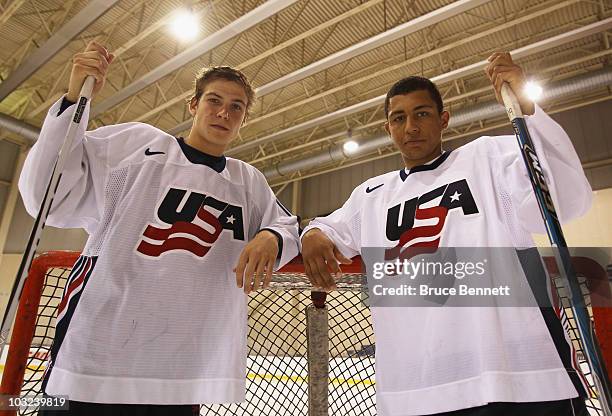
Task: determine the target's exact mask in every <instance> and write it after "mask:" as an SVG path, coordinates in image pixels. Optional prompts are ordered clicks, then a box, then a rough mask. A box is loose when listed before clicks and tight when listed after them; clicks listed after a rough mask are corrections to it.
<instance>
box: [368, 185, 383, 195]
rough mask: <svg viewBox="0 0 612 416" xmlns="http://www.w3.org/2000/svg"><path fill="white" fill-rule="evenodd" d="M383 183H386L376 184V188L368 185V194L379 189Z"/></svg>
mask: <svg viewBox="0 0 612 416" xmlns="http://www.w3.org/2000/svg"><path fill="white" fill-rule="evenodd" d="M383 185H384V183H381V184H380V185H378V186H375V187H374V188H370V187H369V186H368V187H367V188H366V194H369V193H370V192H372V191H375V190H377V189H378V188H380V187H381V186H383Z"/></svg>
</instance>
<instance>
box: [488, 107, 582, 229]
mask: <svg viewBox="0 0 612 416" xmlns="http://www.w3.org/2000/svg"><path fill="white" fill-rule="evenodd" d="M526 123H527V128H528V129H529V133H530V135H531V138H532V140H533V144H534V146H535V150H536V153H537V155H538V158H539V161H540V166H541V168H542V171H543V173H544V176H545V178H546V184H547V186H548V189H549V191H550V193H551V196H552V198H553V202H554V204H555V207H556V210H557V215H558V216H559V220H560V221H561V222H567V221H569V220H572V219H574V218H577V217H579V216H581V215H584V214H585V213H586V212H587V211H588V210H589V208H590V207H591V203H592V199H593V193H592V190H591V186H590V184H589V182H588V180H587V178H586V176H585V174H584V170H583V169H582V165H581V163H580V159H579V158H578V155H577V154H576V150H575V149H574V146H573V145H572V142H571V140H570V138H569V137H568V135H567V133H566V132H565V131H564V130H563V128H562V127H561V126H560V125H559V124H558V123H557V122H556V121H554V120H553V119H552V118H551V117H550V116H548V115H547V114H546V113H545V112H544V111H543V110H542V109H541V108H540V107H538V106H536V112H535V114H534V115H532V116H528V117H526ZM493 139H494V140H496V141H497V143H496V144H497V148H498V149H499V161H498V162H499V165H497V166H499V169H498V170H497V174H498V176H499V180H498V183H499V184H500V186H503V187H504V188H505V190H506V192H507V193H508V194H509V195H510V198H511V200H512V204H513V206H514V207H515V208H516V210H517V215H518V220H519V221H520V223H521V225H522V227H523V228H524V229H525V230H527V231H529V232H533V233H545V232H546V229H545V227H544V222H543V220H542V217H541V215H540V211H539V207H538V202H537V200H536V198H535V195H534V193H533V189H532V186H531V181H530V180H529V175H528V173H527V169H526V167H525V162H524V161H523V157H522V154H521V151H520V149H519V146H518V144H517V143H516V138H515V137H514V136H501V137H495V138H493Z"/></svg>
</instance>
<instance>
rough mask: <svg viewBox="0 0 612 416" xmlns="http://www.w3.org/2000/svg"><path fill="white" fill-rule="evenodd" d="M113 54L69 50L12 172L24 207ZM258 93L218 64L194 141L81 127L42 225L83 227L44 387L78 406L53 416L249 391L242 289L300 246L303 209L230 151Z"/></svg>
mask: <svg viewBox="0 0 612 416" xmlns="http://www.w3.org/2000/svg"><path fill="white" fill-rule="evenodd" d="M112 60H113V55H112V54H111V53H109V52H108V51H107V50H106V48H104V47H103V46H102V45H99V44H97V43H95V42H92V43H90V44H89V45H88V47H87V49H86V50H85V51H84V52H82V53H78V54H76V55H75V56H74V59H73V68H72V74H71V78H70V84H69V89H68V93H67V94H66V96H64V97H63V98H62V99H61V100H59V101H58V102H57V103H55V104H54V105H53V106H52V107H51V109H50V110H49V113H48V115H47V118H46V119H45V122H44V125H43V127H42V131H41V134H40V137H39V139H38V141H37V142H36V144H35V145H34V147H33V148H32V150H31V151H30V154H29V155H28V158H27V160H26V163H25V166H24V169H23V172H22V175H21V178H20V181H19V185H20V190H21V194H22V196H23V200H24V203H25V206H26V209H27V211H28V212H29V213H30V214H31V215H33V216H36V214H37V209H38V207H39V205H40V200H41V198H42V195H43V194H44V189H45V186H46V183H47V182H48V180H49V176H50V174H51V169H52V166H53V163H54V160H55V157H56V155H57V153H58V151H59V148H60V146H61V142H62V139H63V137H64V135H65V131H66V129H67V126H68V124H69V121H70V115H69V114H68V113H70V111H68V109H69V108H70V107H71V106H72V105H73V104H74V102H75V101H76V100H77V97H78V93H79V90H80V87H81V85H82V84H83V81H84V80H85V78H86V77H87V76H94V77H95V78H96V84H95V87H94V94H95V93H97V92H98V91H99V90H100V89H101V88H102V87H103V85H104V80H105V78H106V73H107V70H108V66H109V64H110V63H111V62H112ZM253 100H254V93H253V88H252V87H251V85H250V84H249V82H248V81H247V79H246V78H245V77H244V75H243V74H242V73H241V72H239V71H237V70H235V69H232V68H229V67H215V68H210V69H206V70H204V71H202V72H201V73H200V74H199V75H198V77H197V79H196V82H195V92H194V96H193V97H192V99H191V100H190V101H189V111H190V113H191V114H192V116H193V127H192V128H191V131H190V133H189V135H188V136H187V137H186V138H185V139H182V138H175V137H172V136H170V135H168V134H166V133H165V132H163V131H161V130H159V129H157V128H155V127H153V126H150V125H147V124H142V123H125V124H118V125H109V126H105V127H101V128H98V129H96V130H94V131H88V132H86V131H85V127H81V130H80V131H79V135H78V137H77V140H76V143H75V145H74V146H73V148H72V149H71V151H70V152H71V153H70V157H69V160H68V162H67V165H66V168H65V170H64V172H63V174H62V179H61V182H60V185H59V188H58V190H57V193H56V196H55V201H54V204H53V207H52V210H51V212H50V214H49V217H48V220H47V224H49V225H52V226H56V227H81V228H84V229H85V230H86V231H87V232H88V234H89V239H88V241H87V244H86V246H85V248H84V250H83V253H82V255H81V257H80V258H79V259H78V261H77V263H76V264H75V266H74V268H73V270H72V273H71V275H70V277H69V281H68V285H67V287H66V289H65V292H64V297H63V299H62V301H61V303H60V305H59V310H58V322H57V329H56V335H55V341H54V344H53V347H52V349H51V359H50V362H49V366H48V369H47V372H46V374H45V380H44V389H45V393H46V394H48V395H50V396H58V395H65V396H68V398H69V400H70V410H69V411H68V412H60V413H58V414H61V415H94V416H95V415H122V414H126V415H127V414H129V415H179V416H180V415H195V414H199V404H200V403H227V402H240V401H243V400H244V395H245V374H246V356H247V347H246V331H247V296H246V293H248V292H250V291H251V290H254V289H259V288H260V287H262V286H266V285H267V284H268V283H269V281H270V279H271V273H272V271H273V268H274V267H279V266H280V265H282V264H284V263H286V262H287V261H289V260H291V259H292V258H293V257H294V256H295V255H296V254H297V249H298V244H297V233H298V225H297V218H296V217H295V216H293V215H291V214H290V213H289V212H288V211H287V210H286V209H285V208H284V207H283V206H282V205H281V204H280V203H279V202H278V200H277V199H276V197H275V195H274V193H273V192H272V190H271V189H270V187H269V186H268V184H267V182H266V179H265V178H264V176H263V175H262V174H261V173H260V172H259V171H258V170H257V169H255V168H254V167H252V166H250V165H248V164H247V163H244V162H242V161H240V160H236V159H232V158H228V157H225V156H224V155H223V154H224V152H225V150H226V149H227V147H228V145H229V144H230V143H231V141H232V140H234V139H235V138H236V137H237V135H238V131H239V129H240V127H241V125H242V124H243V123H244V121H245V119H246V117H247V115H248V112H249V109H250V107H251V106H252V104H253ZM87 111H88V109H87V110H86V113H87ZM85 118H87V114H85ZM83 124H85V123H83ZM41 414H43V415H51V414H54V412H53V411H41Z"/></svg>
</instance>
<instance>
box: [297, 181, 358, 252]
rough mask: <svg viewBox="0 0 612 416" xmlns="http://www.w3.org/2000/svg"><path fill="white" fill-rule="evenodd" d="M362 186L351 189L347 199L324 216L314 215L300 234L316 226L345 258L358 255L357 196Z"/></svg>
mask: <svg viewBox="0 0 612 416" xmlns="http://www.w3.org/2000/svg"><path fill="white" fill-rule="evenodd" d="M362 194H363V186H358V187H357V188H355V189H354V190H353V192H352V193H351V196H350V197H349V199H348V200H347V201H346V202H345V203H344V205H342V206H341V207H340V208H338V209H337V210H335V211H334V212H332V213H331V214H329V215H327V216H325V217H316V218H314V219H313V220H312V221H310V223H309V224H308V226H307V227H306V228H304V232H303V233H302V235H304V234H306V233H307V232H308V231H309V230H311V229H313V228H318V229H320V230H321V231H323V233H325V235H326V236H327V237H328V238H329V239H330V240H331V241H332V242H333V243H334V245H335V246H336V248H337V249H338V250H339V251H340V253H342V255H343V256H345V257H346V258H349V259H350V258H351V257H354V256H356V255H358V254H359V253H360V251H361V204H360V198H359V196H360V195H362Z"/></svg>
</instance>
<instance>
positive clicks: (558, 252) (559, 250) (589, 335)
mask: <svg viewBox="0 0 612 416" xmlns="http://www.w3.org/2000/svg"><path fill="white" fill-rule="evenodd" d="M501 96H502V99H503V101H504V105H505V107H506V112H507V113H508V117H509V118H510V121H511V122H512V127H513V129H514V134H515V136H516V139H517V140H518V143H519V147H520V149H521V154H522V155H523V161H524V162H525V165H526V167H527V171H528V172H529V179H530V180H531V186H532V187H533V192H534V193H535V196H536V199H537V201H538V206H539V207H540V214H542V218H543V219H544V224H545V226H546V232H547V234H548V238H549V240H550V243H551V245H552V246H553V248H554V250H553V251H554V253H555V260H556V262H557V267H558V268H559V273H560V275H561V278H562V279H563V281H564V282H567V286H568V287H569V292H570V296H569V298H570V303H571V308H572V312H573V314H574V318H575V320H576V325H577V327H578V333H579V334H580V338H581V343H582V345H583V348H584V352H585V356H586V358H587V361H588V363H589V366H590V368H591V372H592V376H593V380H594V382H595V386H596V387H597V390H598V393H599V401H600V403H601V407H602V409H603V412H604V415H606V416H610V415H612V412H611V411H610V409H611V408H610V404H611V403H612V397H611V395H610V394H611V391H612V390H611V388H610V380H609V378H608V373H607V371H606V365H605V362H604V360H603V357H602V354H601V351H600V349H599V345H598V343H597V338H596V336H595V332H594V331H593V326H592V325H591V318H590V317H589V313H588V311H587V308H586V305H585V303H584V297H583V295H582V291H581V290H580V284H579V282H578V279H577V278H576V272H575V271H574V267H573V266H572V257H571V254H570V252H569V249H568V247H567V243H566V242H565V237H564V236H563V230H562V229H561V224H560V222H559V218H558V216H557V212H556V210H555V206H554V204H553V200H552V196H551V195H550V191H549V190H548V186H547V185H546V178H545V177H544V172H543V170H542V167H541V165H540V162H539V160H538V156H537V154H536V151H535V147H534V145H533V142H532V140H531V136H530V135H529V130H528V129H527V123H525V119H524V118H523V113H522V111H521V106H520V104H519V102H518V100H517V99H516V96H515V95H514V93H513V91H512V90H511V89H510V86H509V85H508V84H507V83H504V84H503V85H502V88H501Z"/></svg>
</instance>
